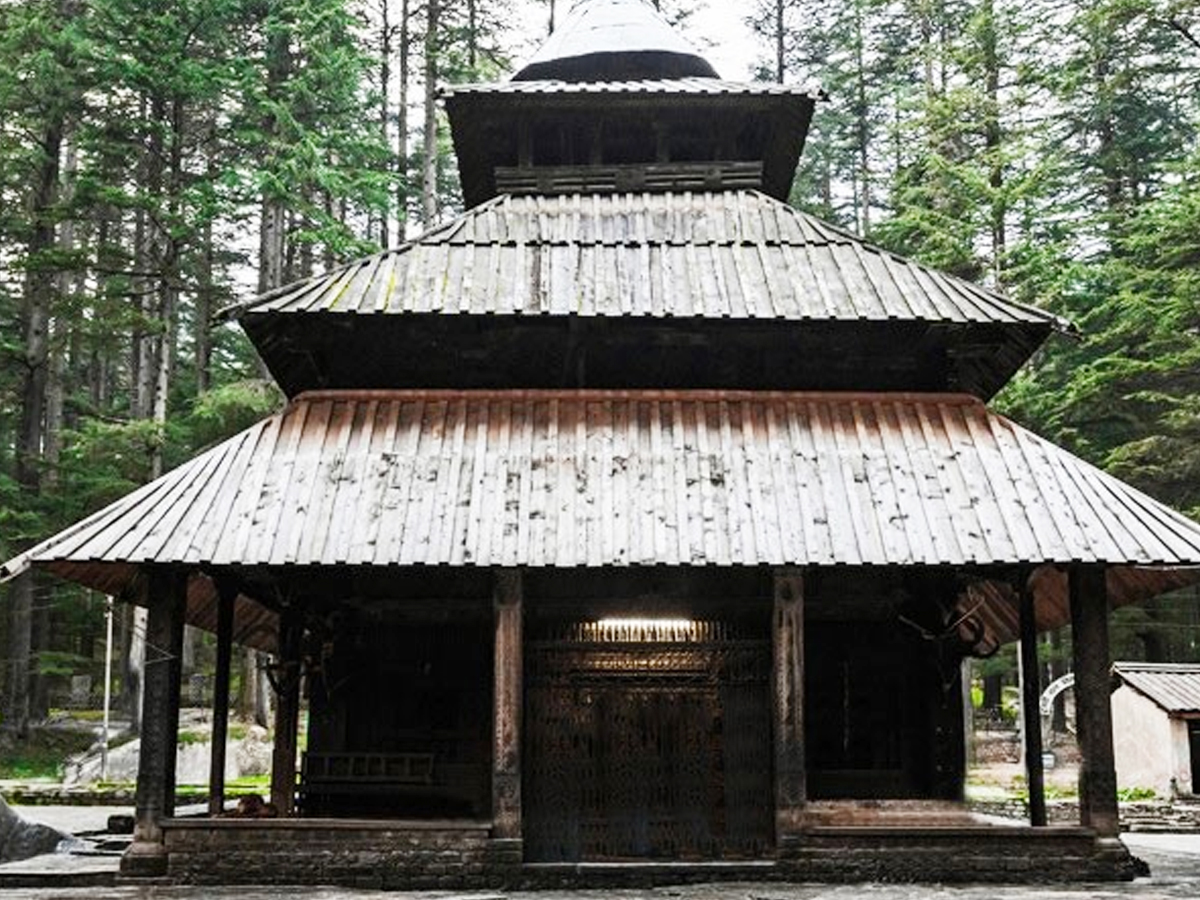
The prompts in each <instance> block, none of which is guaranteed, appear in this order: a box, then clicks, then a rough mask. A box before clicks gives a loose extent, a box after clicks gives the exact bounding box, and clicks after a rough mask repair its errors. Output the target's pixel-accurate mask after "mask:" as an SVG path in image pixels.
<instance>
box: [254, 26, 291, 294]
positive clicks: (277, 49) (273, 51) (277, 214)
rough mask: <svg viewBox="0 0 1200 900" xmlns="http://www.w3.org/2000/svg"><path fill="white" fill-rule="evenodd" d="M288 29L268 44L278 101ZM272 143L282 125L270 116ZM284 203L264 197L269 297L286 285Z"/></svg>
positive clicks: (263, 259) (262, 245)
mask: <svg viewBox="0 0 1200 900" xmlns="http://www.w3.org/2000/svg"><path fill="white" fill-rule="evenodd" d="M288 41H289V33H288V29H286V28H283V27H277V28H276V29H275V30H274V31H273V32H272V33H271V37H270V39H269V40H268V42H267V58H266V67H267V85H266V87H267V96H268V97H270V98H272V99H277V98H278V97H279V95H280V94H281V92H282V91H283V89H284V85H285V84H286V83H287V80H288V77H289V76H290V74H291V51H290V49H289V46H288ZM262 127H263V133H264V134H265V135H267V136H268V139H269V138H271V137H274V136H275V135H276V134H277V133H278V131H279V127H278V123H277V122H276V121H275V117H274V116H273V115H270V114H268V115H267V117H266V119H265V121H264V122H263V124H262ZM286 226H287V220H286V210H285V208H284V204H283V200H282V198H280V197H279V196H278V195H277V193H276V192H275V191H273V190H268V191H266V192H265V193H264V194H263V198H262V205H261V208H260V212H259V231H258V292H259V293H260V294H265V293H266V292H267V291H271V290H274V289H275V288H277V287H279V286H281V285H282V284H283V273H284V241H285V239H286V232H287V227H286Z"/></svg>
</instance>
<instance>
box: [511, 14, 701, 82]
mask: <svg viewBox="0 0 1200 900" xmlns="http://www.w3.org/2000/svg"><path fill="white" fill-rule="evenodd" d="M689 76H700V77H707V78H716V77H717V73H716V71H715V70H714V69H713V67H712V66H711V65H709V63H708V61H707V60H705V59H704V58H703V57H702V56H700V54H699V53H698V52H697V51H696V49H695V48H694V47H693V46H692V45H691V44H690V43H689V42H688V41H686V40H685V39H684V38H683V36H682V35H681V34H679V32H678V31H676V30H675V29H674V28H672V27H671V25H670V24H669V23H668V22H667V21H666V20H665V19H664V18H663V17H662V16H661V15H660V14H659V13H658V12H657V11H656V10H655V9H654V8H653V7H651V6H650V5H649V4H647V3H645V2H643V0H576V2H575V3H574V4H573V5H572V7H571V9H570V11H569V12H568V13H567V15H566V16H565V17H564V18H563V20H562V22H561V23H560V24H559V26H558V28H556V29H555V31H554V33H553V34H552V35H550V37H549V39H548V40H547V41H546V42H545V43H544V44H542V46H541V47H540V48H539V49H538V51H537V52H536V53H535V54H534V55H533V57H532V58H531V59H530V60H529V61H528V62H527V63H526V64H525V66H524V67H523V68H522V69H521V70H520V71H518V72H517V74H516V75H514V76H513V79H514V80H516V81H532V80H544V79H559V80H564V81H605V80H610V79H627V78H686V77H689Z"/></svg>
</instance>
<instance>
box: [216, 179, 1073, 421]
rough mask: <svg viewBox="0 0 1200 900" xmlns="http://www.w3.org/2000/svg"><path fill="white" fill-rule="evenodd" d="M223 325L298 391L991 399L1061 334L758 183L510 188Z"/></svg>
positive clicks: (246, 308) (241, 309)
mask: <svg viewBox="0 0 1200 900" xmlns="http://www.w3.org/2000/svg"><path fill="white" fill-rule="evenodd" d="M225 315H226V317H228V318H236V319H239V320H240V321H241V322H242V325H243V326H244V327H245V329H246V332H247V333H248V334H249V335H250V337H251V338H252V339H253V340H254V342H255V344H256V346H257V347H258V350H259V353H260V354H261V355H262V358H263V360H264V361H265V362H266V364H267V366H268V368H269V369H270V370H271V373H272V374H273V375H274V376H275V377H276V378H277V379H278V380H279V382H280V384H281V385H282V386H283V388H284V390H285V391H287V393H288V394H289V395H294V394H295V393H297V392H299V391H302V390H307V389H312V388H322V387H345V388H376V387H387V388H401V387H464V388H468V387H524V388H552V387H592V388H653V387H687V386H692V387H708V388H730V389H733V388H742V389H760V388H783V389H821V390H925V391H936V390H947V389H952V390H963V391H967V392H969V393H972V394H975V395H977V396H980V397H985V398H986V397H990V396H991V395H992V394H994V393H995V392H996V391H997V390H999V389H1000V387H1001V386H1003V384H1004V382H1005V381H1006V380H1007V379H1008V378H1009V377H1011V375H1012V374H1013V373H1014V372H1015V371H1016V370H1017V368H1019V367H1020V366H1021V365H1022V364H1023V363H1024V362H1025V360H1026V359H1028V357H1029V355H1030V354H1032V353H1033V351H1034V350H1036V349H1037V347H1038V346H1039V345H1040V344H1041V343H1042V341H1043V340H1045V338H1046V337H1047V336H1048V335H1049V334H1050V333H1051V331H1053V330H1055V329H1059V328H1065V327H1066V325H1065V323H1063V322H1062V321H1061V320H1059V319H1056V318H1055V317H1054V316H1052V315H1050V314H1048V313H1045V312H1042V311H1040V310H1037V309H1033V308H1030V307H1026V306H1022V305H1020V304H1017V303H1013V302H1011V301H1009V300H1007V299H1006V298H1004V297H1003V296H1001V295H1000V294H997V293H995V292H993V291H990V290H987V289H986V288H983V287H980V286H978V285H975V284H971V283H970V282H967V281H963V280H961V279H958V278H955V277H953V276H950V275H946V274H944V273H941V272H938V271H936V270H933V269H930V268H927V267H925V266H922V265H920V264H918V263H914V262H912V261H909V260H906V259H903V258H901V257H898V256H896V255H894V254H892V253H888V252H886V251H883V250H881V249H879V248H877V247H873V246H871V245H870V244H867V243H865V242H864V241H862V240H861V239H859V238H857V237H854V236H853V235H851V234H849V233H847V232H844V231H841V230H839V229H837V228H834V227H832V226H830V225H827V224H825V223H823V222H821V221H819V220H817V219H815V218H813V217H812V216H809V215H807V214H805V213H802V212H800V211H798V210H795V209H792V208H791V207H788V206H787V205H786V204H783V203H780V202H779V201H777V200H773V199H771V198H770V197H767V196H765V195H763V194H761V193H758V192H756V191H737V192H718V193H695V194H692V193H683V194H610V195H593V196H581V195H578V194H576V195H574V196H564V197H537V196H529V197H509V196H502V197H499V198H497V199H495V200H493V201H491V202H489V203H485V204H483V205H482V206H479V207H477V208H475V209H474V210H471V211H470V212H468V213H467V214H465V215H464V216H462V217H460V218H458V219H456V220H455V221H454V222H452V223H451V224H449V225H447V226H445V227H443V228H439V229H436V230H434V231H431V232H429V233H428V234H425V235H423V236H422V237H420V238H417V239H416V240H414V241H411V242H409V243H406V244H404V245H402V246H401V247H399V248H397V249H395V250H391V251H388V252H386V253H382V254H378V255H376V256H373V257H370V258H368V259H365V260H361V261H359V262H356V263H353V264H352V265H349V266H346V267H344V268H342V269H339V270H336V271H334V272H330V273H328V274H325V275H321V276H317V277H315V278H311V279H309V280H307V281H304V282H300V283H298V284H294V285H291V286H289V287H287V288H284V289H282V290H279V291H276V292H274V293H272V294H268V295H266V296H264V297H261V298H259V299H257V300H253V301H251V302H249V303H247V304H242V305H239V306H236V307H232V308H230V309H229V310H227V311H226V312H225Z"/></svg>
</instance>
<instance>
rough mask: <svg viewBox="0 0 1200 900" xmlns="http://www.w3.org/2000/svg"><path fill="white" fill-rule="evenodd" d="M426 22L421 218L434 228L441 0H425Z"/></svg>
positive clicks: (436, 209)
mask: <svg viewBox="0 0 1200 900" xmlns="http://www.w3.org/2000/svg"><path fill="white" fill-rule="evenodd" d="M426 14H427V19H426V25H425V160H424V162H425V168H424V173H423V175H422V178H421V218H422V220H423V221H422V223H421V224H422V225H424V227H425V228H432V227H433V225H434V222H435V221H436V220H437V214H438V202H437V174H438V133H437V132H438V129H437V79H438V28H439V27H440V18H441V0H426Z"/></svg>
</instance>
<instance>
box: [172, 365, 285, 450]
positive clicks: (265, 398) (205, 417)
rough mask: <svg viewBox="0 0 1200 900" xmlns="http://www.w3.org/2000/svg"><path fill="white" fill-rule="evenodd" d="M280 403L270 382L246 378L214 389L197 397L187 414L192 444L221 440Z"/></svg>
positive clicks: (194, 445)
mask: <svg viewBox="0 0 1200 900" xmlns="http://www.w3.org/2000/svg"><path fill="white" fill-rule="evenodd" d="M282 406H283V394H282V392H281V391H280V390H279V388H278V387H277V386H276V385H275V384H274V383H273V382H270V381H263V380H260V379H248V380H244V381H234V382H231V383H229V384H226V385H222V386H220V387H217V388H214V389H213V390H211V391H208V392H206V393H204V394H201V395H200V396H199V397H197V398H196V400H195V404H194V405H193V407H192V411H191V414H190V416H189V417H188V425H189V429H190V432H191V437H192V441H191V443H192V446H193V448H197V449H198V448H199V447H204V446H208V445H210V444H213V443H216V442H217V441H221V440H224V439H225V438H227V437H230V436H231V435H234V434H236V433H238V432H239V431H242V430H243V429H246V428H249V427H250V426H251V425H253V424H254V423H255V422H257V421H259V420H260V419H262V418H264V417H265V416H268V415H270V414H272V413H274V412H277V411H278V410H279V409H281V408H282Z"/></svg>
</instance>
